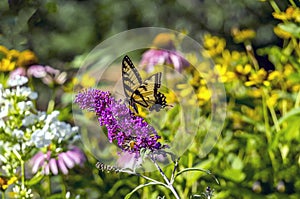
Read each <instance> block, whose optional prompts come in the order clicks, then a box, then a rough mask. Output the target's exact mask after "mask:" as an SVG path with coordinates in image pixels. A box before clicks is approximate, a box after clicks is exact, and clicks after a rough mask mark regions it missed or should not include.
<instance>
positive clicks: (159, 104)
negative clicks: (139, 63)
mask: <svg viewBox="0 0 300 199" xmlns="http://www.w3.org/2000/svg"><path fill="white" fill-rule="evenodd" d="M161 76H162V74H161V73H160V72H159V73H155V74H153V75H151V76H150V77H148V78H147V79H145V80H144V81H143V80H142V78H141V76H140V74H139V72H138V71H137V69H136V68H135V67H134V65H133V63H132V61H131V60H130V58H129V57H128V56H127V55H126V56H125V57H124V59H123V62H122V77H123V87H124V93H125V96H126V97H127V99H128V100H129V104H130V105H131V106H132V107H133V108H134V110H135V111H136V112H137V113H138V109H137V106H136V104H139V105H140V106H143V107H145V108H148V109H149V110H150V111H152V110H156V111H159V110H160V109H161V108H164V107H166V106H167V102H166V97H165V96H164V94H162V93H160V92H159V91H158V89H159V88H160V85H161Z"/></svg>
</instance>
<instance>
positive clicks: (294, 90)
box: [292, 84, 300, 92]
mask: <svg viewBox="0 0 300 199" xmlns="http://www.w3.org/2000/svg"><path fill="white" fill-rule="evenodd" d="M292 91H293V92H299V91H300V85H299V84H296V85H294V86H292Z"/></svg>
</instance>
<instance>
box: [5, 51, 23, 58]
mask: <svg viewBox="0 0 300 199" xmlns="http://www.w3.org/2000/svg"><path fill="white" fill-rule="evenodd" d="M19 55H20V52H19V51H17V50H15V49H12V50H10V51H9V52H8V53H7V55H6V57H7V58H8V59H11V60H16V59H17V58H18V57H19Z"/></svg>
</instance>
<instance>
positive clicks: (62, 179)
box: [60, 176, 67, 198]
mask: <svg viewBox="0 0 300 199" xmlns="http://www.w3.org/2000/svg"><path fill="white" fill-rule="evenodd" d="M60 181H61V195H62V198H66V194H67V189H66V185H65V181H64V178H63V176H60Z"/></svg>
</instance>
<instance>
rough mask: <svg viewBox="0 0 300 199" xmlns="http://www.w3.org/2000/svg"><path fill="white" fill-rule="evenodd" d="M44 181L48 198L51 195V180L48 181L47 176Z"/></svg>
mask: <svg viewBox="0 0 300 199" xmlns="http://www.w3.org/2000/svg"><path fill="white" fill-rule="evenodd" d="M45 181H46V186H47V187H48V189H46V196H50V195H51V179H50V176H49V175H46V177H45Z"/></svg>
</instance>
